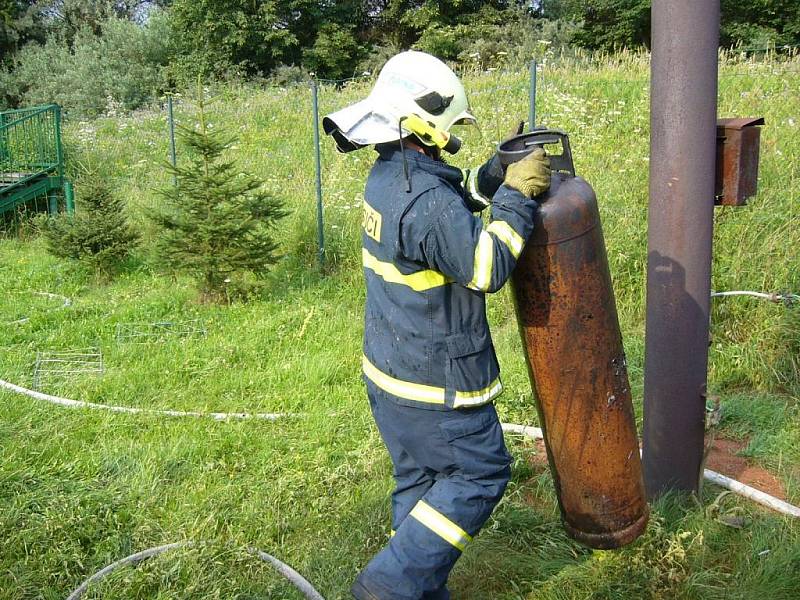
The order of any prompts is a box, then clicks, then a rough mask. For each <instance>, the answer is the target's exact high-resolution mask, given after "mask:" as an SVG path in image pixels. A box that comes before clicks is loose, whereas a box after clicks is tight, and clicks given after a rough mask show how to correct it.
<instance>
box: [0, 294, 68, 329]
mask: <svg viewBox="0 0 800 600" xmlns="http://www.w3.org/2000/svg"><path fill="white" fill-rule="evenodd" d="M32 293H33V294H34V295H35V296H42V297H44V298H51V299H53V300H61V302H62V304H61V306H59V307H57V308H54V309H52V310H51V311H48V312H53V311H56V310H63V309H65V308H67V307H69V306H72V300H70V299H69V298H67V297H66V296H62V295H60V294H51V293H50V292H32ZM30 320H31V318H30V317H23V318H22V319H17V320H16V321H6V322H5V323H4V325H22V324H23V323H27V322H28V321H30Z"/></svg>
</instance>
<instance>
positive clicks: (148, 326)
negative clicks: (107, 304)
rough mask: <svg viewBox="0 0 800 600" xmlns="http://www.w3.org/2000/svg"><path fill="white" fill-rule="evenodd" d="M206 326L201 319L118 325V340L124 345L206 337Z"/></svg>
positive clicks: (116, 335)
mask: <svg viewBox="0 0 800 600" xmlns="http://www.w3.org/2000/svg"><path fill="white" fill-rule="evenodd" d="M205 335H206V326H205V323H204V322H203V321H202V320H200V319H194V320H191V321H159V322H157V323H117V330H116V334H115V337H116V340H117V342H123V343H134V344H136V343H140V344H141V343H147V342H152V341H158V340H161V339H164V338H166V337H191V336H201V337H205Z"/></svg>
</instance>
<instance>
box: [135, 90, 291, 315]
mask: <svg viewBox="0 0 800 600" xmlns="http://www.w3.org/2000/svg"><path fill="white" fill-rule="evenodd" d="M198 91H199V94H198V96H199V97H200V100H199V101H198V105H197V119H198V121H199V124H198V126H197V127H196V128H188V127H183V126H179V127H178V138H179V141H180V142H181V145H182V146H183V148H184V149H185V150H186V156H187V158H186V159H184V161H182V163H181V164H180V165H179V166H177V167H173V166H172V165H167V169H168V171H169V172H170V173H171V174H172V175H173V176H174V178H175V182H176V184H175V185H171V186H168V187H164V188H162V189H160V190H159V195H160V196H161V198H162V199H163V200H164V203H163V205H162V206H161V207H160V208H159V209H157V210H156V211H154V212H153V213H151V217H152V219H153V220H154V222H155V223H156V225H157V226H158V227H159V228H160V229H161V232H162V235H161V236H160V237H159V239H158V242H157V251H158V256H159V259H160V260H161V262H162V263H163V264H164V265H165V266H166V267H168V268H170V269H174V270H175V271H177V272H183V273H188V274H189V275H191V276H192V277H194V278H195V279H196V280H197V281H198V284H199V287H200V292H201V294H202V296H203V298H204V299H207V300H212V301H219V300H227V299H228V298H229V295H228V294H227V293H226V291H227V284H228V283H230V282H231V281H232V280H234V279H237V278H238V279H239V281H236V282H235V284H237V285H236V287H237V289H239V290H241V289H242V288H243V279H242V278H243V277H245V276H246V275H247V274H252V275H254V276H255V277H257V278H259V277H262V276H263V275H265V274H266V273H267V271H268V270H269V267H270V265H272V264H274V263H275V262H276V261H277V260H278V258H279V257H278V255H277V253H276V250H277V244H276V242H275V241H274V239H273V235H272V233H273V232H272V229H273V227H274V226H275V223H276V222H277V221H278V220H279V219H281V218H282V217H284V216H285V215H286V214H287V213H286V211H285V210H284V208H283V203H282V202H280V201H279V200H278V199H276V198H273V197H271V196H270V195H269V194H268V193H267V192H265V191H264V190H263V181H262V180H261V179H259V178H257V177H254V176H252V175H247V174H244V173H241V172H239V170H238V169H237V168H236V163H235V162H234V161H231V160H228V159H226V158H225V157H224V156H223V155H224V154H225V152H226V151H227V150H228V149H229V148H230V147H231V146H232V145H233V144H234V143H235V142H236V139H237V138H236V137H235V136H228V135H226V134H225V133H224V132H221V131H215V130H213V129H212V128H211V127H210V126H209V123H208V120H207V115H206V109H207V106H208V104H209V101H208V100H205V99H204V98H203V92H202V89H200V90H198Z"/></svg>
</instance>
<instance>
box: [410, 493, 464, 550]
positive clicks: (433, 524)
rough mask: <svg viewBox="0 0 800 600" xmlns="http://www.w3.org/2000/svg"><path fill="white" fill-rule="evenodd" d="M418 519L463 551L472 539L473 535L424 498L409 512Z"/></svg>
mask: <svg viewBox="0 0 800 600" xmlns="http://www.w3.org/2000/svg"><path fill="white" fill-rule="evenodd" d="M409 514H410V515H411V516H412V517H414V518H415V519H416V520H417V521H419V522H420V523H422V524H423V525H425V527H427V528H428V529H430V530H431V531H433V533H435V534H436V535H438V536H439V537H440V538H442V539H443V540H445V541H447V542H449V543H450V544H452V545H453V546H455V547H456V548H458V549H459V550H461V551H463V550H464V548H465V547H466V546H467V542H471V541H472V536H471V535H469V534H468V533H467V532H466V531H464V530H463V529H461V527H459V526H458V525H457V524H455V523H453V521H451V520H450V519H448V518H447V517H445V516H444V515H443V514H442V513H440V512H439V511H438V510H436V509H434V508H433V507H431V506H430V505H429V504H426V503H425V501H424V500H420V501H419V502H417V505H416V506H415V507H414V508H413V509H412V510H411V513H409Z"/></svg>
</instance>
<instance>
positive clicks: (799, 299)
mask: <svg viewBox="0 0 800 600" xmlns="http://www.w3.org/2000/svg"><path fill="white" fill-rule="evenodd" d="M725 296H752V297H754V298H761V299H762V300H769V301H770V302H774V303H775V304H785V305H786V306H791V305H793V304H796V303H800V294H778V293H775V292H769V293H768V292H751V291H750V290H733V291H730V292H711V297H712V298H721V297H725Z"/></svg>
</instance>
